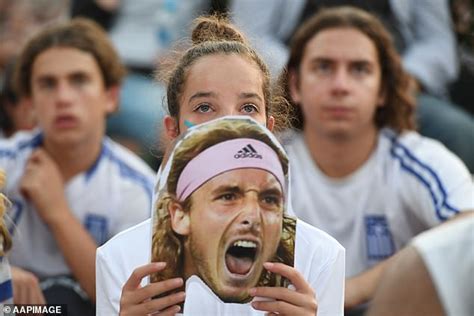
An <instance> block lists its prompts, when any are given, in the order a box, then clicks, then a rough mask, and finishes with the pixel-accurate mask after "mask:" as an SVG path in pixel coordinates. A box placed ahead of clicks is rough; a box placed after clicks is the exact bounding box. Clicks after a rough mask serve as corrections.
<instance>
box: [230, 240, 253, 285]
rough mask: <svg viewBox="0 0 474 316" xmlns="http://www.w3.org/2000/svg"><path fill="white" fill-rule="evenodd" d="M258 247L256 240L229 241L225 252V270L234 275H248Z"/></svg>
mask: <svg viewBox="0 0 474 316" xmlns="http://www.w3.org/2000/svg"><path fill="white" fill-rule="evenodd" d="M259 249H260V245H259V244H258V243H257V242H256V241H252V240H247V239H238V240H235V241H233V242H231V243H230V245H229V247H228V248H227V251H226V253H225V265H226V267H227V270H228V271H229V272H230V273H231V274H233V275H234V276H236V277H239V276H242V277H244V276H247V275H249V274H250V272H251V271H252V267H253V265H254V263H255V261H256V259H257V257H258V253H259Z"/></svg>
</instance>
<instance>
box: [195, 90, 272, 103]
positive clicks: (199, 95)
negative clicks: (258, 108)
mask: <svg viewBox="0 0 474 316" xmlns="http://www.w3.org/2000/svg"><path fill="white" fill-rule="evenodd" d="M209 97H211V98H216V97H217V93H215V92H210V91H199V92H196V93H195V94H193V95H192V96H191V97H190V98H189V100H188V102H191V101H192V100H194V99H199V98H209ZM239 98H240V99H251V98H256V99H259V100H260V101H263V99H262V97H261V96H260V95H258V94H257V93H254V92H242V93H240V94H239Z"/></svg>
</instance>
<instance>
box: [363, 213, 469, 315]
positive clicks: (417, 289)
mask: <svg viewBox="0 0 474 316" xmlns="http://www.w3.org/2000/svg"><path fill="white" fill-rule="evenodd" d="M473 247H474V216H473V212H467V213H466V214H465V215H464V216H459V218H456V219H454V220H452V221H449V222H447V223H446V224H443V225H441V226H440V227H436V228H433V229H431V230H429V231H427V232H424V233H422V234H421V235H419V236H417V237H416V238H415V239H414V240H413V241H412V242H411V244H410V246H408V247H407V248H406V249H404V250H402V251H400V253H398V254H397V255H396V256H395V257H394V259H393V262H392V263H391V264H390V265H389V266H388V267H387V271H386V272H385V273H384V274H383V276H382V279H381V282H380V285H379V287H378V288H377V293H376V294H375V297H374V300H373V303H372V305H371V307H370V310H369V312H368V316H375V315H385V316H392V315H393V316H395V315H430V316H437V315H452V316H464V315H465V316H468V315H474V301H473V300H472V297H473V294H474V282H472V281H473V279H474V251H473V250H474V249H473Z"/></svg>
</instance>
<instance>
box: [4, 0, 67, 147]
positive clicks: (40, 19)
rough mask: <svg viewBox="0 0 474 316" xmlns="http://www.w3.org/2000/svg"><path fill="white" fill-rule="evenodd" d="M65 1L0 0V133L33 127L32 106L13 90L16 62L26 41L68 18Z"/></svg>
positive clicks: (9, 134)
mask: <svg viewBox="0 0 474 316" xmlns="http://www.w3.org/2000/svg"><path fill="white" fill-rule="evenodd" d="M67 9H68V1H64V0H15V1H10V0H0V42H1V45H0V134H1V137H2V138H4V137H9V136H11V135H12V134H13V133H15V132H16V131H17V130H23V129H31V128H33V127H34V126H35V118H34V113H33V111H32V107H31V104H30V103H29V102H28V101H27V100H25V99H23V98H20V97H19V96H18V95H17V94H16V92H15V91H14V88H13V82H12V73H13V68H14V63H15V59H16V58H17V57H18V54H19V53H20V50H21V49H22V47H23V45H24V44H25V42H26V41H27V40H28V39H29V38H30V37H31V36H32V35H33V34H34V33H36V32H38V31H39V30H41V28H43V27H45V26H46V25H49V24H54V23H58V22H59V21H63V20H66V19H67V12H68V10H67Z"/></svg>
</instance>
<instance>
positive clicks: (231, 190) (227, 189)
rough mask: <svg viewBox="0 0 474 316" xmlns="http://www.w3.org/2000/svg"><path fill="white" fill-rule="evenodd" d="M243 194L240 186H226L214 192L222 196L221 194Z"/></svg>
mask: <svg viewBox="0 0 474 316" xmlns="http://www.w3.org/2000/svg"><path fill="white" fill-rule="evenodd" d="M224 192H225V193H241V192H242V190H241V189H240V187H239V186H238V185H224V186H220V187H218V188H217V189H215V190H214V191H212V193H213V194H221V193H224Z"/></svg>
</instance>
